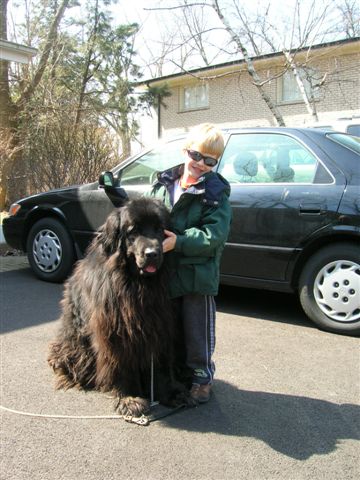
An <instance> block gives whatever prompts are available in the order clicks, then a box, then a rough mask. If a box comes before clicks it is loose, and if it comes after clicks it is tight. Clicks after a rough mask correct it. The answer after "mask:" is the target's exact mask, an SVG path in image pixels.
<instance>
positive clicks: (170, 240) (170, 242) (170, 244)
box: [162, 230, 176, 253]
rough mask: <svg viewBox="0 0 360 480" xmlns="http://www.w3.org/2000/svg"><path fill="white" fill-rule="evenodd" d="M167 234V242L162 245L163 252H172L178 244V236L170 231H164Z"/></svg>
mask: <svg viewBox="0 0 360 480" xmlns="http://www.w3.org/2000/svg"><path fill="white" fill-rule="evenodd" d="M164 233H165V237H166V238H165V240H164V241H163V243H162V246H163V252H164V253H166V252H169V251H170V250H174V248H175V244H176V234H175V233H174V232H170V230H164Z"/></svg>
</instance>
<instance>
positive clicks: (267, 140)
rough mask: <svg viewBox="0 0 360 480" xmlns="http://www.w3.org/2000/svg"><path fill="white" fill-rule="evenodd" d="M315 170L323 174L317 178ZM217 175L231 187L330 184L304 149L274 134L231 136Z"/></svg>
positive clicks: (329, 176) (300, 145)
mask: <svg viewBox="0 0 360 480" xmlns="http://www.w3.org/2000/svg"><path fill="white" fill-rule="evenodd" d="M319 169H320V170H321V171H322V170H325V174H323V175H319V173H318V170H319ZM218 172H219V173H221V174H222V175H223V176H224V177H225V178H226V179H227V180H228V181H229V182H230V183H232V184H237V183H307V184H308V183H317V182H318V180H317V179H318V178H320V177H321V179H322V183H331V182H332V177H331V175H330V174H329V173H327V171H326V169H325V168H324V167H323V166H322V164H321V163H320V162H319V161H318V159H317V158H316V157H315V155H314V154H313V153H312V152H310V151H309V150H308V149H307V148H306V147H305V146H304V145H302V144H301V143H300V142H298V141H297V140H295V139H293V138H292V137H289V136H287V135H283V134H274V133H246V134H233V135H231V136H230V138H229V140H228V142H227V145H226V149H225V152H224V154H223V156H222V158H221V162H220V165H219V169H218ZM326 173H327V175H326ZM324 179H325V182H324Z"/></svg>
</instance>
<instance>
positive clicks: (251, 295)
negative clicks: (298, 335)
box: [216, 285, 316, 328]
mask: <svg viewBox="0 0 360 480" xmlns="http://www.w3.org/2000/svg"><path fill="white" fill-rule="evenodd" d="M216 309H217V311H219V312H222V313H228V314H233V315H243V316H246V317H251V318H255V319H257V320H259V321H264V320H265V321H266V320H271V321H273V322H279V323H289V324H291V325H301V326H302V327H309V328H316V327H315V325H314V324H313V323H312V322H311V321H310V319H309V318H308V317H307V316H306V315H305V313H304V311H303V310H302V308H301V305H300V301H299V299H298V297H297V295H295V294H294V293H283V292H272V291H267V290H255V289H250V288H240V287H230V286H227V285H221V286H220V289H219V295H218V296H217V297H216Z"/></svg>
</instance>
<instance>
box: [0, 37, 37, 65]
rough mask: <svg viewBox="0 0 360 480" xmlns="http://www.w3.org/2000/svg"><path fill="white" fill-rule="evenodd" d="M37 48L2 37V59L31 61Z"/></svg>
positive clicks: (0, 41)
mask: <svg viewBox="0 0 360 480" xmlns="http://www.w3.org/2000/svg"><path fill="white" fill-rule="evenodd" d="M36 53H37V49H36V48H32V47H26V46H25V45H20V44H18V43H14V42H9V41H8V40H4V39H2V38H0V60H8V61H11V62H17V63H29V62H30V60H31V58H32V57H33V56H34V55H36Z"/></svg>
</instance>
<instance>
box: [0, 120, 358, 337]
mask: <svg viewBox="0 0 360 480" xmlns="http://www.w3.org/2000/svg"><path fill="white" fill-rule="evenodd" d="M224 133H225V136H226V148H225V152H224V154H223V156H222V158H221V161H220V162H219V164H218V166H217V167H216V168H217V170H218V172H219V173H221V174H222V175H223V176H224V177H226V178H227V179H228V181H229V182H230V184H231V203H232V208H233V221H232V228H231V232H230V236H229V238H228V242H227V244H226V248H225V250H224V254H223V258H222V265H221V281H222V283H224V284H228V285H235V286H240V287H251V288H259V289H269V290H278V291H284V292H286V291H288V292H294V291H295V292H298V294H299V296H300V300H301V304H302V306H303V308H304V311H305V312H306V314H307V315H308V316H309V317H310V318H311V319H312V320H313V321H314V322H315V323H316V324H317V325H318V326H320V327H321V328H323V329H325V330H329V331H333V332H337V333H345V334H351V335H359V334H360V195H359V192H360V138H358V137H352V136H349V135H346V134H343V133H337V132H334V131H330V130H329V131H323V130H318V129H290V128H255V129H236V130H235V129H234V130H233V129H231V130H225V131H224ZM182 142H183V139H181V138H180V139H176V140H173V141H170V142H167V143H163V144H160V145H159V146H157V147H156V148H153V149H151V150H148V151H146V152H145V153H142V154H140V155H137V156H135V157H132V158H130V159H129V160H128V161H126V162H124V163H123V164H121V166H118V167H116V168H114V169H113V171H112V172H106V173H105V174H102V175H101V176H100V178H99V181H97V182H94V183H91V184H87V185H83V186H76V187H70V188H64V189H60V190H53V191H50V192H46V193H41V194H38V195H33V196H30V197H27V198H24V199H22V200H19V201H18V202H17V203H15V204H13V205H12V206H11V209H10V216H9V217H8V218H7V219H6V220H5V221H4V224H3V229H4V235H5V239H6V241H7V243H8V244H9V245H11V246H12V247H14V248H17V249H21V250H24V251H26V252H27V255H28V258H29V262H30V265H31V267H32V269H33V271H34V272H35V274H36V275H37V276H38V277H39V278H41V279H43V280H48V281H56V282H58V281H62V280H63V279H64V278H66V276H67V275H68V274H69V272H70V271H71V268H72V265H73V263H74V262H75V260H76V259H77V258H81V256H82V255H83V253H84V251H85V249H86V247H87V245H88V244H89V241H90V240H91V238H92V237H93V235H94V232H95V231H96V230H97V229H98V227H99V226H100V225H101V224H102V223H103V222H104V220H105V217H106V216H107V215H108V214H109V213H110V211H111V210H112V209H113V208H114V207H118V206H121V205H122V204H123V202H124V201H125V200H126V198H127V197H130V198H132V197H134V196H137V195H141V193H142V192H144V191H146V190H148V189H149V188H150V185H151V184H152V182H153V181H154V179H155V177H156V174H157V172H158V171H159V170H164V169H166V168H169V167H171V166H173V165H176V164H178V163H181V162H182V161H183V156H182V155H183V152H182Z"/></svg>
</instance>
